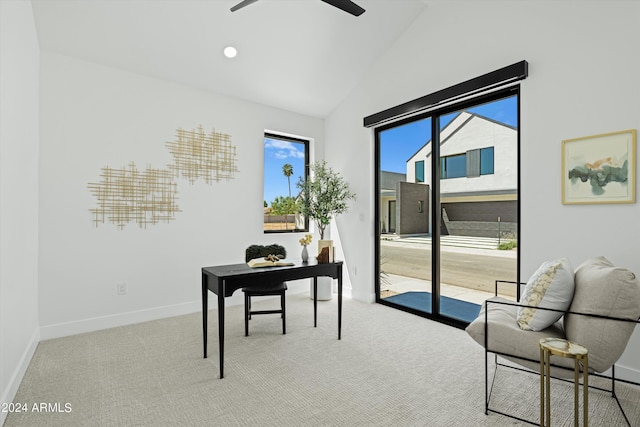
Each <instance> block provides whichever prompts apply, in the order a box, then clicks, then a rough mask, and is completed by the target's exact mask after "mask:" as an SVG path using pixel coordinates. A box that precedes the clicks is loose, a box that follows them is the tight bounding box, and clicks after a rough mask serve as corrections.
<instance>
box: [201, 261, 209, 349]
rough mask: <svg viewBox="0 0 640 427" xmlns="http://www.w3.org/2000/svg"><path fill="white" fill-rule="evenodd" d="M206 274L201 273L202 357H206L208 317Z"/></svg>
mask: <svg viewBox="0 0 640 427" xmlns="http://www.w3.org/2000/svg"><path fill="white" fill-rule="evenodd" d="M208 297H209V294H208V289H207V275H206V274H204V273H202V338H203V341H204V358H205V359H206V358H207V319H208V317H209V301H208Z"/></svg>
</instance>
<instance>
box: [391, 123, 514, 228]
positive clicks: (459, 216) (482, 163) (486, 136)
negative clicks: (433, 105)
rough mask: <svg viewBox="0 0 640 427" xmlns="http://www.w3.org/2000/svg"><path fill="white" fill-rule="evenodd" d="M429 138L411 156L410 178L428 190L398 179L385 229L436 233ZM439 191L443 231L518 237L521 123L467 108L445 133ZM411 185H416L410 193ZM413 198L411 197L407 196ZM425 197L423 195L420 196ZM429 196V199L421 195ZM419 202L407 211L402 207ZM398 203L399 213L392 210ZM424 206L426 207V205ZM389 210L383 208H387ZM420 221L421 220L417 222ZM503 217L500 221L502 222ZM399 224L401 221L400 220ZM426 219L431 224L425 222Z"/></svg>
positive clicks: (407, 173)
mask: <svg viewBox="0 0 640 427" xmlns="http://www.w3.org/2000/svg"><path fill="white" fill-rule="evenodd" d="M431 143H432V141H431V140H430V141H427V143H426V144H425V145H423V146H422V147H421V148H420V149H419V150H418V151H417V152H416V153H415V154H414V155H413V156H411V157H410V158H409V159H408V160H407V169H406V175H405V176H406V178H405V181H406V183H411V184H419V185H424V186H426V187H427V190H425V191H426V192H427V193H426V194H427V195H425V194H422V192H420V191H418V190H416V189H415V187H412V186H408V185H407V184H406V183H403V186H404V187H405V188H400V187H401V186H400V183H398V184H397V186H396V187H397V188H396V192H395V198H397V199H402V198H403V193H405V194H404V199H405V200H404V203H400V202H399V201H396V202H395V203H394V195H392V194H389V193H387V194H386V195H385V196H386V197H385V199H384V200H381V203H380V209H381V214H382V213H386V215H381V216H380V217H381V218H382V219H383V222H384V221H385V218H386V223H385V224H383V225H384V226H385V227H384V228H385V229H386V230H390V231H395V232H397V233H398V234H419V233H431V229H432V228H431V227H432V225H431V220H430V219H429V218H428V215H429V209H428V206H429V200H430V194H431V192H430V188H431V169H432V165H431V161H432V160H431V151H432V150H431V147H432V144H431ZM440 157H441V159H440V193H441V199H440V202H441V205H442V208H443V212H442V215H443V224H442V227H443V234H459V235H470V236H485V237H497V234H498V230H499V229H500V232H501V233H500V234H501V235H503V237H504V236H505V235H506V236H507V237H514V238H515V237H516V236H515V232H516V229H517V220H518V218H517V198H518V169H517V167H518V162H517V159H518V131H517V129H516V128H514V127H512V126H509V125H506V124H504V123H500V122H497V121H494V120H492V119H489V118H487V117H483V116H481V115H478V114H475V113H470V112H467V111H463V112H461V113H460V114H458V115H457V116H456V117H455V118H454V119H453V120H452V121H451V122H450V123H449V124H447V125H446V127H445V128H444V129H443V130H442V132H441V134H440ZM408 188H412V190H410V191H411V193H412V195H411V196H408V193H407V192H408V191H409V190H408ZM409 198H410V199H411V200H407V199H409ZM418 199H420V200H418ZM422 199H426V200H422ZM414 205H415V206H416V209H415V210H416V212H417V213H422V212H424V214H425V215H426V216H427V218H426V222H425V220H424V218H421V217H420V216H418V214H417V213H413V214H411V215H409V216H408V215H407V214H405V213H403V212H402V206H409V207H411V208H410V210H412V211H413V210H414V209H413V206H414ZM390 206H391V209H393V207H394V206H395V207H396V212H395V214H394V213H389V212H390V211H389V209H390V208H389V207H390ZM421 207H422V209H421ZM383 211H384V212H383ZM416 221H418V222H420V225H418V224H417V223H416ZM498 222H500V223H501V224H500V226H498ZM398 223H399V224H398ZM425 224H426V225H425Z"/></svg>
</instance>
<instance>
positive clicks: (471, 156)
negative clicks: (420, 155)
mask: <svg viewBox="0 0 640 427" xmlns="http://www.w3.org/2000/svg"><path fill="white" fill-rule="evenodd" d="M493 151H494V150H493V147H486V148H481V149H479V150H469V151H467V152H466V153H464V154H456V155H454V156H447V157H441V158H440V166H441V167H440V179H450V178H464V177H466V178H473V177H477V176H480V175H491V174H493V169H494V168H493ZM416 176H417V174H416Z"/></svg>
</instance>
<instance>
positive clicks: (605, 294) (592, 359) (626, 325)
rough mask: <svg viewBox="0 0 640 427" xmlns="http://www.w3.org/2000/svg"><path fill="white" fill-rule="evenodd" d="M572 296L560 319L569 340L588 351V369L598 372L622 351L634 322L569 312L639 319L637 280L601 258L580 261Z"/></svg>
mask: <svg viewBox="0 0 640 427" xmlns="http://www.w3.org/2000/svg"><path fill="white" fill-rule="evenodd" d="M575 281H576V287H575V293H574V296H573V301H572V303H571V306H570V307H569V313H567V314H566V315H565V317H564V328H565V332H566V335H567V339H568V340H569V341H573V342H576V343H578V344H580V345H583V346H585V347H586V348H587V349H588V350H589V366H590V367H592V368H593V369H594V370H595V371H596V372H602V371H605V370H607V369H609V367H611V365H613V364H614V363H615V362H616V361H617V360H618V358H619V357H620V356H621V355H622V353H623V352H624V349H625V347H626V343H627V342H628V340H629V338H630V336H631V333H632V332H633V328H634V327H635V325H636V324H635V323H630V322H620V321H615V320H605V319H599V318H596V317H587V316H580V315H579V314H572V313H588V314H597V315H602V316H610V317H616V318H621V319H628V320H638V318H639V317H640V304H639V301H640V281H639V280H638V278H637V277H636V275H635V274H634V273H633V272H631V271H629V270H627V269H625V268H620V267H615V266H614V265H613V264H611V262H609V260H607V259H606V258H605V257H597V258H592V259H589V260H587V261H585V262H583V263H582V264H581V265H580V266H579V267H578V268H577V269H576V272H575Z"/></svg>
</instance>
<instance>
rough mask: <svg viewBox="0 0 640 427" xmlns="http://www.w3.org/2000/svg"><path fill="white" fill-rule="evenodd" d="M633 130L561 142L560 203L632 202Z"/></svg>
mask: <svg viewBox="0 0 640 427" xmlns="http://www.w3.org/2000/svg"><path fill="white" fill-rule="evenodd" d="M635 184H636V130H635V129H631V130H625V131H620V132H611V133H605V134H601V135H593V136H586V137H582V138H573V139H567V140H564V141H562V203H563V204H588V203H635Z"/></svg>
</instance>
